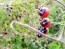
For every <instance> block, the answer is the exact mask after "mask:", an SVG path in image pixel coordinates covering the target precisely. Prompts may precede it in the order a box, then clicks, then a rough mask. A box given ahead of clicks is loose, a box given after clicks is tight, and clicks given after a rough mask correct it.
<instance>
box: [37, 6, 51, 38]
mask: <svg viewBox="0 0 65 49" xmlns="http://www.w3.org/2000/svg"><path fill="white" fill-rule="evenodd" d="M38 14H39V16H40V17H41V19H42V21H41V22H40V27H39V28H38V30H40V31H41V32H42V33H44V34H47V33H48V31H49V29H48V28H49V27H50V26H51V22H50V20H49V18H48V16H49V14H50V10H49V9H48V8H47V7H43V8H41V9H40V11H39V13H38ZM37 36H38V37H42V34H37Z"/></svg>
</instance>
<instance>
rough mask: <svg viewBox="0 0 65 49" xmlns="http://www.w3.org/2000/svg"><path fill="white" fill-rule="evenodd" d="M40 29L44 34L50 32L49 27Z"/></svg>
mask: <svg viewBox="0 0 65 49" xmlns="http://www.w3.org/2000/svg"><path fill="white" fill-rule="evenodd" d="M40 31H41V32H42V33H44V34H47V33H48V32H49V29H48V28H42V29H41V30H40Z"/></svg>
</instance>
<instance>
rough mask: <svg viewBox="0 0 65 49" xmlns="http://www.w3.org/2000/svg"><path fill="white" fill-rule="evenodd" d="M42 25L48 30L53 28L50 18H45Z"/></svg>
mask: <svg viewBox="0 0 65 49" xmlns="http://www.w3.org/2000/svg"><path fill="white" fill-rule="evenodd" d="M40 25H41V26H42V27H44V28H48V27H50V26H51V22H50V20H49V19H48V18H45V19H43V20H42V21H41V22H40Z"/></svg>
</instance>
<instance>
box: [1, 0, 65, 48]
mask: <svg viewBox="0 0 65 49" xmlns="http://www.w3.org/2000/svg"><path fill="white" fill-rule="evenodd" d="M60 1H61V2H63V3H65V1H64V0H60ZM7 4H9V7H7ZM42 4H44V5H43V6H46V7H48V8H49V9H50V15H49V19H50V20H51V22H60V23H61V24H64V23H65V14H64V13H65V7H63V6H62V5H61V4H59V3H58V2H56V1H54V0H0V49H5V48H6V49H64V48H65V45H64V44H62V43H59V42H56V41H53V40H50V39H46V38H44V37H42V38H38V37H37V36H36V34H35V32H34V31H32V30H30V29H28V28H26V27H24V26H21V25H18V24H14V27H15V29H16V30H17V31H18V32H19V34H18V35H15V33H16V32H14V31H12V29H11V28H10V23H11V22H12V21H13V20H17V21H19V22H21V23H25V24H29V25H31V26H33V27H34V28H36V29H38V27H39V26H40V25H39V23H40V20H41V18H40V17H39V15H38V11H37V10H38V9H37V8H38V7H40V5H42ZM10 7H13V8H12V9H11V8H10ZM21 13H22V15H21V18H20V17H19V16H20V14H21ZM62 27H63V26H61V25H57V26H56V25H54V24H53V25H52V26H51V27H50V28H49V33H48V35H49V36H53V35H54V34H56V33H58V34H59V33H60V32H61V31H62V30H61V29H62ZM54 37H56V36H54ZM54 37H53V38H54Z"/></svg>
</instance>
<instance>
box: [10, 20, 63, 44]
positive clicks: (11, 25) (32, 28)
mask: <svg viewBox="0 0 65 49" xmlns="http://www.w3.org/2000/svg"><path fill="white" fill-rule="evenodd" d="M14 23H17V24H19V25H22V26H25V27H28V28H29V29H31V30H33V31H34V32H35V33H40V34H42V35H43V36H44V37H45V38H48V39H52V40H54V41H57V42H61V43H64V42H62V41H60V40H57V39H56V38H52V37H49V36H48V35H45V34H43V33H42V32H40V31H39V30H37V29H35V28H34V27H31V26H30V25H28V24H22V23H21V22H17V21H16V20H14V21H12V22H11V24H10V27H11V29H12V30H13V31H14V32H15V33H16V34H18V32H17V31H16V30H15V29H14V28H13V24H14Z"/></svg>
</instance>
